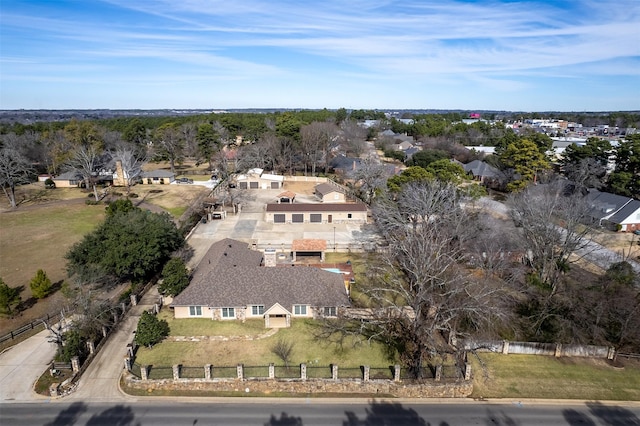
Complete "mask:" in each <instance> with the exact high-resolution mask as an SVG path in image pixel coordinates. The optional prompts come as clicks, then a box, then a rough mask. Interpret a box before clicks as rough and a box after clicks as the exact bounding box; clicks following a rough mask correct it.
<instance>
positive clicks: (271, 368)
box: [269, 363, 276, 379]
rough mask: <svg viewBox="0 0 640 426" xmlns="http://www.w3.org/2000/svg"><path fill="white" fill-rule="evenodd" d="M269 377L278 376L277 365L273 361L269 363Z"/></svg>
mask: <svg viewBox="0 0 640 426" xmlns="http://www.w3.org/2000/svg"><path fill="white" fill-rule="evenodd" d="M269 378H270V379H275V378H276V366H275V365H273V363H270V364H269Z"/></svg>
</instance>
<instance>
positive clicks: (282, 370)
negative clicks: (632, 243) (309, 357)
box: [274, 365, 310, 379]
mask: <svg viewBox="0 0 640 426" xmlns="http://www.w3.org/2000/svg"><path fill="white" fill-rule="evenodd" d="M309 370H310V369H309V367H307V377H308V376H309ZM274 374H275V376H276V378H278V379H299V378H300V366H298V365H289V366H284V365H276V366H275V368H274Z"/></svg>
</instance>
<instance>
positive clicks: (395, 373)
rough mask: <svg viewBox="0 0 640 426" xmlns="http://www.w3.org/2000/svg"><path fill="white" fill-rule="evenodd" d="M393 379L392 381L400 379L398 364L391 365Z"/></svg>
mask: <svg viewBox="0 0 640 426" xmlns="http://www.w3.org/2000/svg"><path fill="white" fill-rule="evenodd" d="M393 381H394V382H399V381H400V365H398V364H396V365H394V366H393Z"/></svg>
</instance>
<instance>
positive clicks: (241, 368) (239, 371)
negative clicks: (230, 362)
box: [236, 364, 244, 380]
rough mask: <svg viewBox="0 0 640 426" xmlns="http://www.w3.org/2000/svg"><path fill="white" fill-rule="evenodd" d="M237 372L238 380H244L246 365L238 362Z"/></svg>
mask: <svg viewBox="0 0 640 426" xmlns="http://www.w3.org/2000/svg"><path fill="white" fill-rule="evenodd" d="M236 374H237V377H238V380H244V365H242V364H238V365H237V366H236Z"/></svg>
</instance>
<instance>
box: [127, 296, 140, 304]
mask: <svg viewBox="0 0 640 426" xmlns="http://www.w3.org/2000/svg"><path fill="white" fill-rule="evenodd" d="M129 298H130V299H131V306H136V305H137V304H138V297H137V296H136V295H135V294H132V295H130V296H129Z"/></svg>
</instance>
